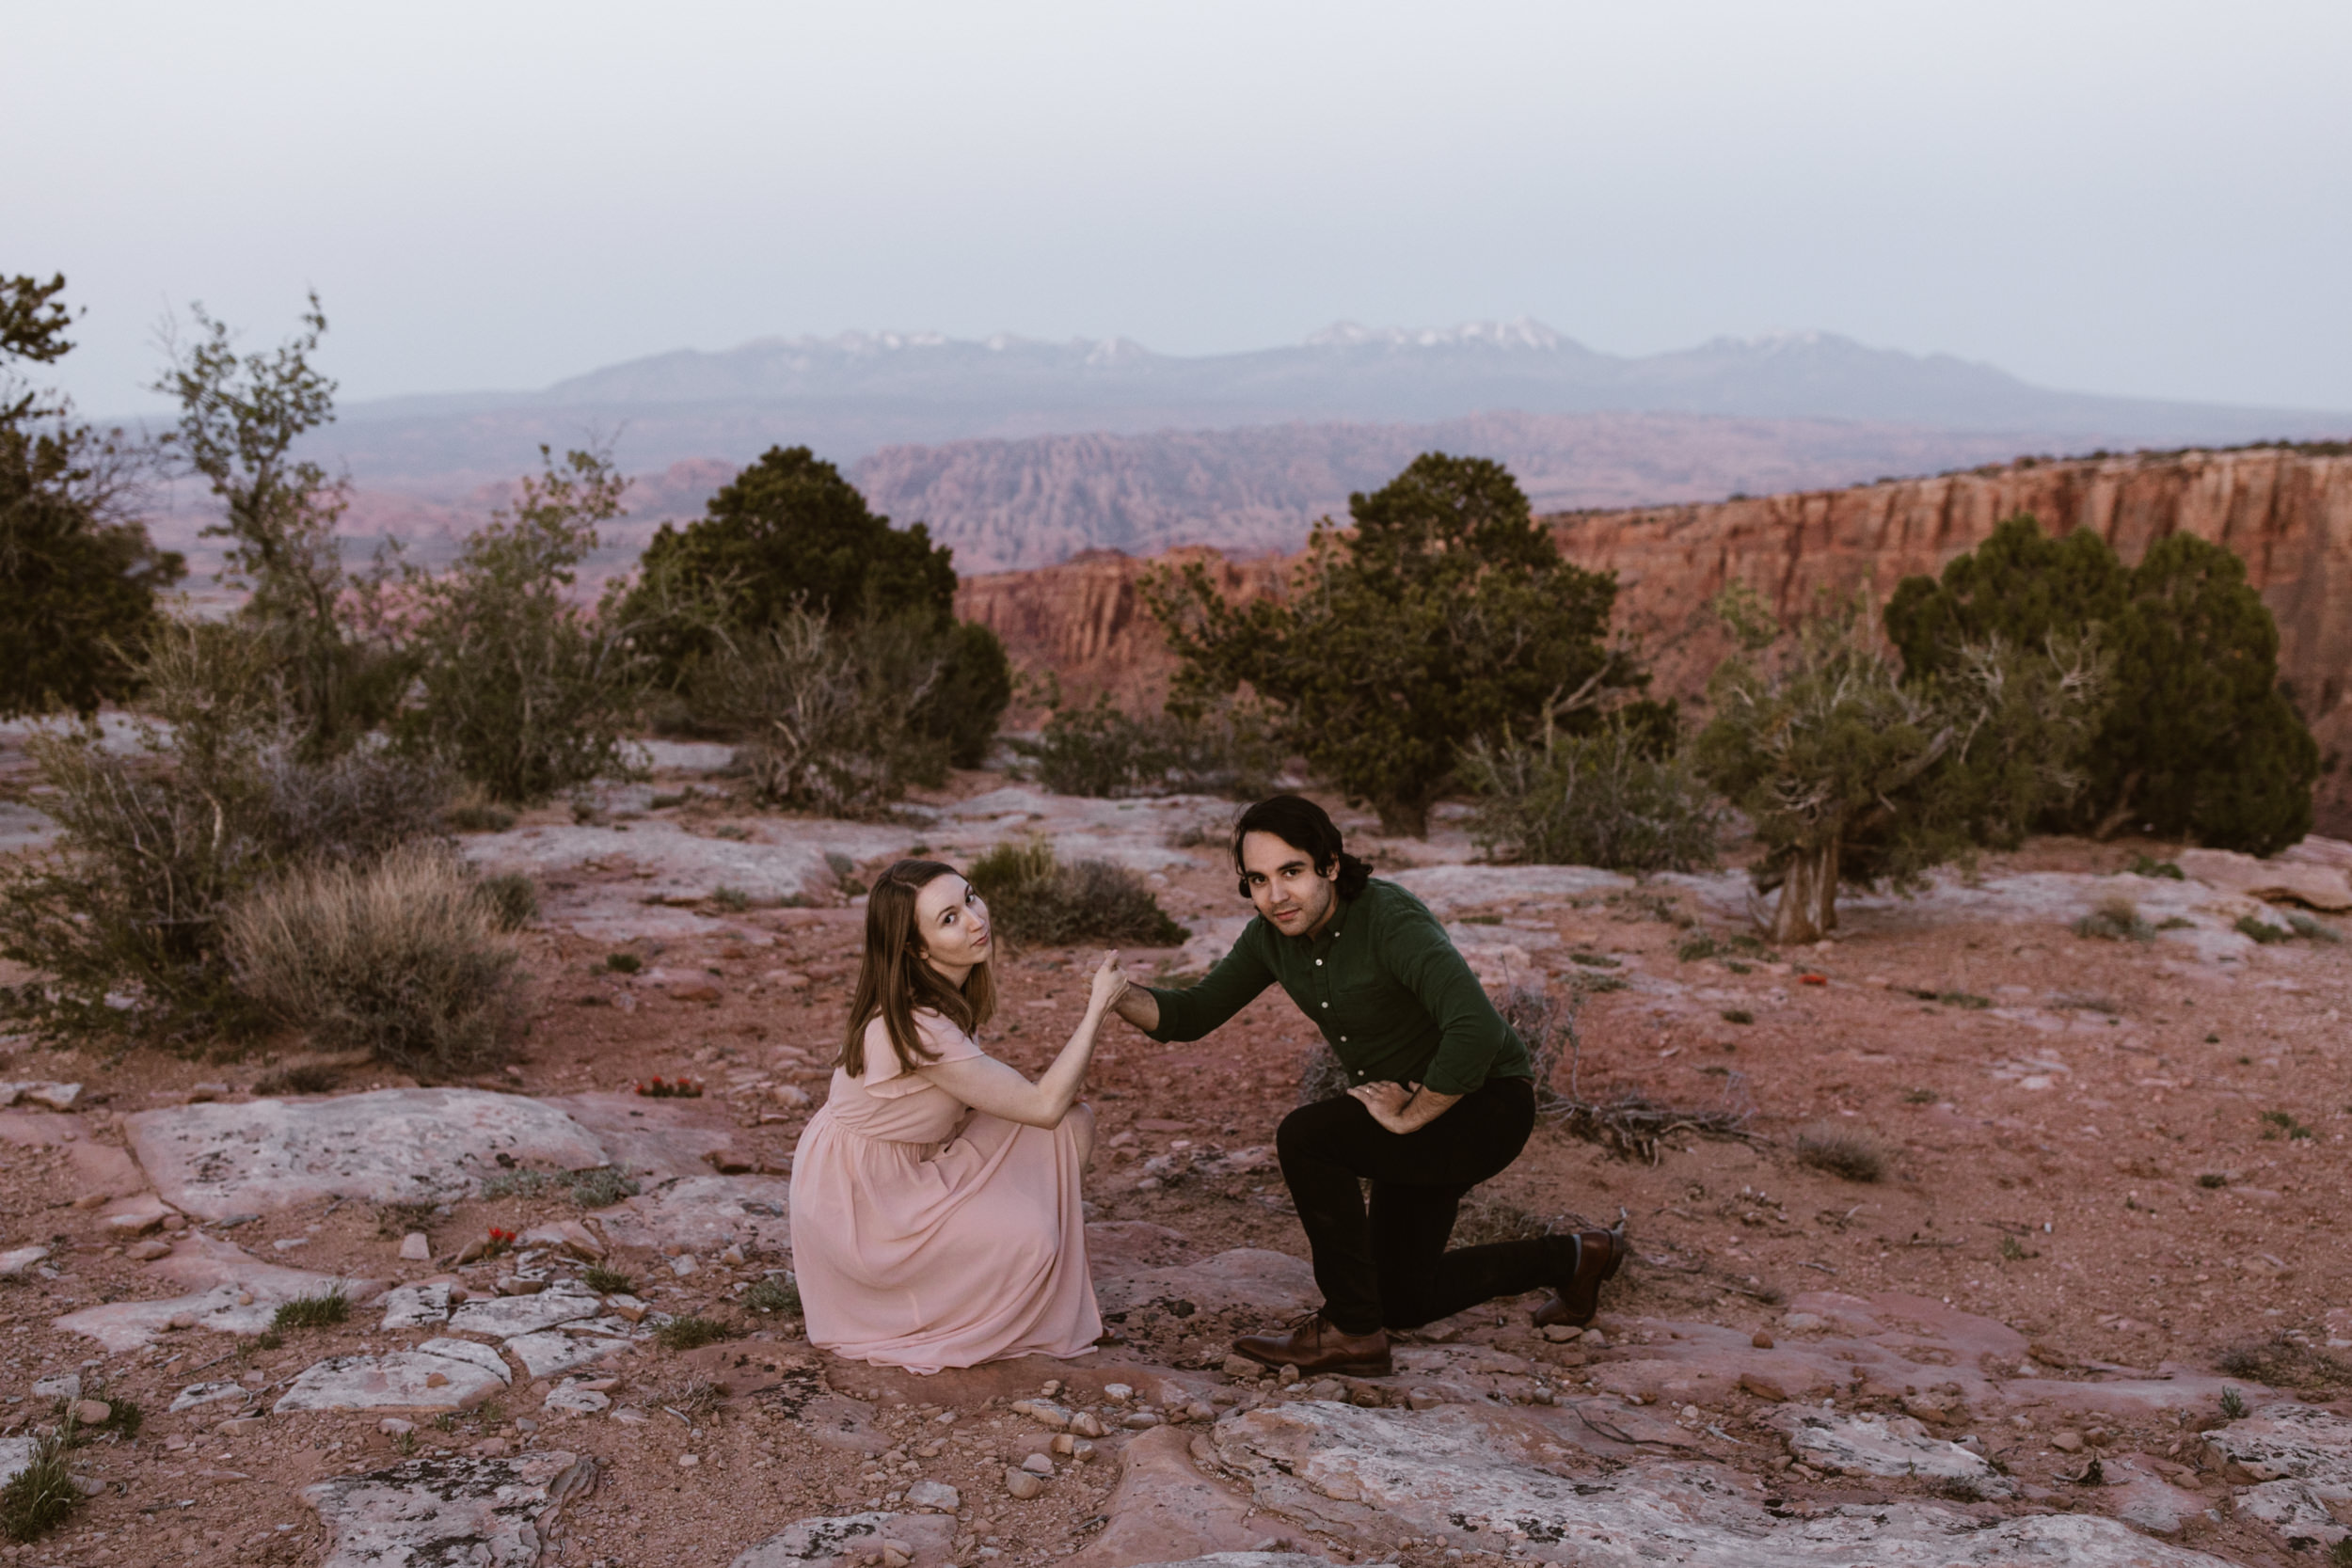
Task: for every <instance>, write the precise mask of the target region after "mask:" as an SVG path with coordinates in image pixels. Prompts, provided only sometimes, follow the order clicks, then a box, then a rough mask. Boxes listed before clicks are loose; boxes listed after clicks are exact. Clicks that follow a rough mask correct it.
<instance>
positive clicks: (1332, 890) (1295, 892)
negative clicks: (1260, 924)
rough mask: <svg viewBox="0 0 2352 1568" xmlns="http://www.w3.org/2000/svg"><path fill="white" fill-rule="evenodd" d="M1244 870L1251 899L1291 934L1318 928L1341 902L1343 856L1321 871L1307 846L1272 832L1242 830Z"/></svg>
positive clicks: (1283, 930)
mask: <svg viewBox="0 0 2352 1568" xmlns="http://www.w3.org/2000/svg"><path fill="white" fill-rule="evenodd" d="M1241 873H1242V880H1244V881H1245V882H1248V884H1249V901H1250V903H1252V904H1254V905H1256V906H1257V910H1258V912H1259V913H1260V914H1262V915H1263V916H1265V917H1266V919H1267V921H1268V922H1269V923H1271V924H1272V926H1273V927H1274V928H1275V929H1276V930H1278V931H1279V932H1281V933H1282V934H1283V935H1284V936H1286V937H1296V936H1304V935H1306V934H1307V933H1308V932H1310V931H1312V930H1316V929H1318V928H1319V927H1321V926H1322V925H1323V923H1324V922H1325V921H1326V920H1327V919H1329V918H1330V915H1331V911H1332V910H1333V908H1334V907H1336V906H1337V905H1338V903H1339V899H1340V890H1339V879H1340V863H1339V862H1338V860H1337V859H1334V860H1333V861H1332V862H1331V869H1330V870H1329V871H1328V872H1317V871H1316V870H1315V863H1314V860H1313V858H1312V857H1311V856H1310V855H1309V854H1308V853H1307V851H1306V850H1304V849H1301V848H1299V847H1298V846H1296V845H1295V844H1286V843H1284V842H1283V841H1282V840H1281V839H1279V838H1277V837H1276V836H1275V835H1274V834H1272V833H1245V834H1243V835H1242V841H1241Z"/></svg>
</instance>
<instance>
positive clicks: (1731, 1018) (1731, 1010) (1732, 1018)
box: [1723, 1007, 1756, 1023]
mask: <svg viewBox="0 0 2352 1568" xmlns="http://www.w3.org/2000/svg"><path fill="white" fill-rule="evenodd" d="M1723 1019H1724V1022H1725V1023H1754V1022H1756V1015H1755V1014H1754V1013H1752V1012H1750V1011H1748V1010H1747V1009H1746V1008H1745V1007H1725V1008H1724V1012H1723Z"/></svg>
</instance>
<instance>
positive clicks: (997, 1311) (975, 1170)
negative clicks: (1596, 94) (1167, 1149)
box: [792, 1013, 1103, 1372]
mask: <svg viewBox="0 0 2352 1568" xmlns="http://www.w3.org/2000/svg"><path fill="white" fill-rule="evenodd" d="M915 1021H916V1023H917V1025H918V1026H919V1027H920V1028H921V1030H922V1032H923V1039H924V1043H925V1044H926V1045H927V1046H928V1047H929V1048H930V1049H931V1050H934V1051H937V1052H938V1053H939V1059H940V1060H942V1061H948V1062H956V1061H965V1060H968V1059H970V1058H973V1057H977V1056H983V1055H985V1054H987V1053H985V1052H983V1051H982V1050H981V1049H980V1046H979V1042H978V1041H977V1040H975V1039H973V1038H972V1037H970V1036H968V1035H966V1034H964V1033H963V1032H962V1031H961V1030H960V1029H958V1028H956V1027H955V1026H954V1025H953V1024H951V1023H949V1022H947V1021H946V1020H945V1019H944V1018H941V1017H940V1016H939V1015H938V1014H936V1013H918V1014H916V1015H915ZM1080 1115H1082V1113H1073V1115H1072V1116H1069V1117H1064V1118H1063V1119H1062V1123H1061V1125H1060V1126H1058V1127H1056V1128H1052V1129H1050V1130H1049V1129H1046V1128H1042V1127H1024V1126H1022V1125H1020V1124H1019V1123H1017V1122H1010V1121H1006V1120H1003V1119H1001V1118H1000V1117H992V1116H989V1115H987V1114H986V1113H985V1112H980V1111H976V1110H974V1109H972V1107H970V1106H968V1105H966V1104H965V1103H964V1102H963V1101H961V1100H958V1099H957V1098H956V1097H955V1096H954V1095H952V1094H949V1093H948V1092H947V1091H946V1089H943V1088H941V1087H940V1086H939V1085H936V1084H933V1083H931V1082H930V1081H929V1080H928V1079H926V1078H924V1077H923V1076H922V1075H921V1074H919V1073H912V1072H908V1071H906V1070H904V1069H902V1068H900V1067H899V1065H898V1053H897V1052H895V1051H893V1050H892V1049H891V1048H890V1038H889V1036H888V1035H887V1034H885V1033H884V1032H883V1028H882V1020H881V1019H879V1018H877V1019H876V1020H874V1022H872V1023H870V1024H869V1025H867V1027H866V1071H865V1073H864V1074H863V1075H862V1076H861V1077H855V1078H853V1077H851V1076H850V1074H849V1073H848V1072H846V1071H844V1070H843V1069H840V1068H835V1069H834V1074H833V1091H832V1094H831V1096H830V1097H829V1098H828V1099H827V1100H826V1101H825V1103H824V1105H823V1107H822V1108H820V1109H819V1110H818V1113H817V1114H816V1115H815V1116H814V1117H810V1118H809V1123H808V1128H807V1131H805V1132H803V1133H802V1134H801V1142H800V1147H799V1148H798V1150H797V1151H796V1152H795V1153H794V1155H793V1157H792V1263H793V1272H794V1275H795V1276H796V1277H797V1279H798V1282H799V1285H800V1290H801V1302H802V1307H803V1311H804V1312H805V1313H806V1315H807V1322H808V1338H809V1343H811V1344H813V1345H816V1346H818V1347H819V1348H821V1349H824V1350H829V1351H832V1352H834V1354H838V1355H844V1356H849V1357H851V1358H853V1359H856V1360H860V1361H873V1362H880V1363H882V1364H884V1365H887V1366H893V1367H904V1368H906V1369H907V1370H909V1371H915V1372H935V1371H938V1370H940V1369H942V1368H943V1367H970V1366H976V1365H977V1364H978V1363H980V1362H982V1361H994V1360H1000V1359H1003V1358H1005V1357H1007V1356H1015V1355H1053V1356H1073V1355H1082V1354H1085V1353H1086V1352H1087V1351H1088V1350H1089V1349H1091V1348H1092V1346H1093V1344H1094V1340H1095V1338H1096V1336H1098V1335H1100V1334H1101V1333H1102V1332H1103V1318H1102V1314H1101V1312H1100V1311H1099V1310H1097V1308H1096V1307H1095V1304H1094V1285H1093V1282H1092V1280H1091V1279H1090V1278H1089V1276H1088V1273H1087V1248H1086V1218H1085V1212H1084V1210H1083V1208H1082V1206H1081V1202H1080V1198H1079V1195H1078V1176H1079V1165H1080V1153H1081V1150H1080V1148H1079V1143H1078V1128H1079V1121H1080Z"/></svg>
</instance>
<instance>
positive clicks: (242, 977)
mask: <svg viewBox="0 0 2352 1568" xmlns="http://www.w3.org/2000/svg"><path fill="white" fill-rule="evenodd" d="M228 947H229V955H230V960H231V962H232V964H233V965H234V967H235V970H236V974H237V982H238V984H239V986H240V987H241V988H242V989H243V990H244V991H245V992H246V995H248V996H250V997H252V998H253V999H254V1000H255V1001H257V1002H259V1003H260V1004H261V1005H262V1006H263V1007H264V1008H266V1009H267V1010H268V1011H270V1012H271V1013H273V1014H275V1015H276V1016H277V1017H278V1019H279V1021H280V1022H285V1023H287V1024H290V1025H292V1026H294V1028H297V1029H301V1030H303V1031H305V1032H306V1033H308V1034H309V1035H310V1040H311V1043H312V1044H313V1045H314V1046H315V1047H317V1048H319V1049H321V1050H326V1051H349V1050H364V1051H367V1052H368V1053H371V1054H372V1055H373V1056H375V1057H376V1058H377V1059H378V1060H380V1061H385V1062H389V1063H391V1064H392V1065H394V1066H395V1067H398V1068H401V1069H404V1070H405V1071H409V1072H413V1073H415V1074H416V1075H417V1076H419V1077H420V1078H453V1077H458V1076H461V1075H463V1074H467V1073H471V1072H479V1071H481V1070H482V1069H485V1068H489V1067H495V1066H497V1065H498V1063H499V1062H501V1061H502V1060H503V1059H504V1057H505V1053H506V1044H507V1040H508V1038H509V1037H510V1036H511V1034H512V1033H513V1031H514V1029H515V1027H516V1025H517V1024H518V1023H519V1022H520V1017H521V997H520V994H519V985H518V981H519V978H520V976H519V973H518V968H519V963H520V955H519V953H518V952H517V951H516V947H515V944H514V942H513V939H512V938H510V937H509V936H508V935H507V934H506V933H505V932H503V931H501V930H500V929H499V926H498V922H497V921H496V920H495V919H494V918H493V917H492V915H491V912H490V911H489V910H488V909H487V908H485V906H484V905H483V903H482V901H481V898H480V896H479V895H478V892H477V884H476V883H475V881H474V879H473V876H472V874H471V873H470V872H469V871H468V870H467V869H466V867H465V866H464V864H463V863H460V862H459V861H458V860H457V859H456V857H455V856H454V855H453V854H452V853H450V852H449V851H448V850H446V849H444V848H442V847H439V846H437V845H419V846H408V847H402V848H399V849H395V850H393V851H392V852H391V853H389V854H388V855H386V856H385V857H384V858H383V859H382V860H380V861H377V862H376V863H373V864H372V865H366V866H352V865H335V864H320V865H313V866H309V867H305V868H303V869H299V870H295V871H293V872H290V873H288V874H287V875H286V876H284V877H281V878H279V879H277V880H276V881H272V882H265V883H263V884H262V885H261V886H260V887H258V888H256V889H254V890H253V892H252V893H250V894H249V895H246V897H245V898H244V899H242V900H240V901H239V902H238V903H237V904H236V905H235V906H234V907H233V908H232V909H231V910H230V914H229V920H228Z"/></svg>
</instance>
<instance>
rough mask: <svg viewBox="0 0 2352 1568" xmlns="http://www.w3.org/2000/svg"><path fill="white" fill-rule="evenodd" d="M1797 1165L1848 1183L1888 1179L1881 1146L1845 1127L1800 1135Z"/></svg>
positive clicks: (1816, 1129) (1798, 1138)
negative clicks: (1826, 1173) (1825, 1172)
mask: <svg viewBox="0 0 2352 1568" xmlns="http://www.w3.org/2000/svg"><path fill="white" fill-rule="evenodd" d="M1797 1164H1801V1165H1805V1166H1809V1167H1810V1168H1812V1169H1814V1170H1819V1171H1827V1172H1828V1173H1829V1174H1830V1175H1832V1176H1836V1177H1839V1178H1842V1179H1843V1180H1848V1181H1876V1180H1880V1179H1881V1178H1883V1177H1884V1176H1885V1175H1886V1155H1885V1153H1884V1152H1883V1150H1882V1149H1880V1148H1879V1146H1878V1145H1877V1144H1875V1143H1873V1142H1872V1141H1871V1140H1870V1139H1869V1138H1867V1137H1866V1136H1865V1135H1863V1134H1862V1133H1860V1132H1849V1131H1848V1130H1846V1129H1845V1128H1842V1127H1829V1126H1821V1127H1809V1128H1807V1129H1805V1130H1804V1132H1800V1133H1798V1134H1797Z"/></svg>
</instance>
